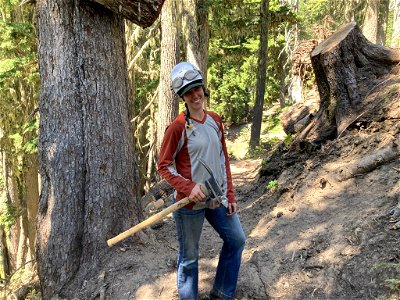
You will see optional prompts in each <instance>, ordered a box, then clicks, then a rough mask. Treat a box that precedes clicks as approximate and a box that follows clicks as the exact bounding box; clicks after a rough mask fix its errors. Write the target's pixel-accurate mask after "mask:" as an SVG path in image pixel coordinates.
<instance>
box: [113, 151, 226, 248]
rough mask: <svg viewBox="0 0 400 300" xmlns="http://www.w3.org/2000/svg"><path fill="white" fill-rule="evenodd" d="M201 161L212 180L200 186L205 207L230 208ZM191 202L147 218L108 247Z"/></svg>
mask: <svg viewBox="0 0 400 300" xmlns="http://www.w3.org/2000/svg"><path fill="white" fill-rule="evenodd" d="M199 161H200V163H201V164H202V165H203V166H204V168H205V169H206V170H207V172H208V173H209V174H210V178H208V179H207V180H206V181H205V184H204V185H205V188H204V185H201V186H200V187H201V191H202V192H203V193H204V194H205V195H206V196H207V199H206V203H205V204H206V205H205V206H206V207H208V208H210V209H214V208H217V207H219V206H220V204H222V205H223V206H225V207H228V199H227V198H226V197H225V195H224V194H223V193H222V191H221V189H220V187H219V185H218V183H217V181H216V180H215V177H214V175H213V173H212V171H211V169H210V167H209V166H208V165H207V164H206V163H205V162H204V161H203V160H202V159H199ZM190 202H192V200H191V199H189V197H185V198H183V199H181V200H179V201H177V202H175V203H174V204H172V205H170V206H168V207H167V208H165V209H163V210H162V211H160V212H158V213H156V214H154V215H152V216H151V217H149V218H147V219H146V220H144V221H143V222H141V223H139V224H137V225H135V226H133V227H131V228H130V229H128V230H126V231H124V232H122V233H120V234H118V235H117V236H115V237H113V238H111V239H109V240H107V245H108V246H109V247H112V246H114V245H115V244H117V243H119V242H120V241H122V240H124V239H126V238H128V237H129V236H131V235H134V234H135V233H137V232H139V231H141V230H143V229H145V228H146V227H148V226H150V225H152V224H154V223H156V222H158V221H159V220H161V219H162V218H164V217H165V216H167V215H169V214H170V213H172V212H174V211H176V210H178V209H180V208H182V207H184V206H186V205H188V204H189V203H190Z"/></svg>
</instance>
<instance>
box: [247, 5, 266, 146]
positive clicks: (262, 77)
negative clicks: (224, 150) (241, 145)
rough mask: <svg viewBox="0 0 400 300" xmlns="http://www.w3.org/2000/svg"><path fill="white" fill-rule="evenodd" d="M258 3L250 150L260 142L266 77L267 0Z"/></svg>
mask: <svg viewBox="0 0 400 300" xmlns="http://www.w3.org/2000/svg"><path fill="white" fill-rule="evenodd" d="M260 5H261V9H260V10H261V11H260V16H261V24H260V46H259V47H260V48H259V50H258V71H257V83H256V86H257V87H256V99H255V103H254V113H253V123H252V125H251V136H250V150H254V149H255V148H256V146H257V145H258V144H259V143H260V134H261V122H262V113H263V108H264V94H265V84H266V78H267V55H268V14H269V0H262V1H261V4H260Z"/></svg>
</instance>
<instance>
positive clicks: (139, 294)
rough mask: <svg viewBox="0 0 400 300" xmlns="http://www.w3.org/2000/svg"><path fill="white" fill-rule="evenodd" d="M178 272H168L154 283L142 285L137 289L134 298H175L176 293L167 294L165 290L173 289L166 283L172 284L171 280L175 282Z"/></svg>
mask: <svg viewBox="0 0 400 300" xmlns="http://www.w3.org/2000/svg"><path fill="white" fill-rule="evenodd" d="M175 280H176V273H175V272H174V273H170V274H166V275H165V276H164V277H162V278H160V279H158V280H155V281H154V282H153V283H152V284H145V285H142V286H140V287H139V288H138V289H137V290H136V293H135V295H134V296H133V299H165V300H167V299H168V300H170V299H174V295H173V294H170V292H169V293H168V294H167V293H165V291H169V290H171V289H170V287H168V288H167V287H166V285H167V284H168V285H169V284H170V283H169V282H175Z"/></svg>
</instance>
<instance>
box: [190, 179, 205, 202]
mask: <svg viewBox="0 0 400 300" xmlns="http://www.w3.org/2000/svg"><path fill="white" fill-rule="evenodd" d="M202 185H203V184H201V183H196V185H195V186H194V188H193V189H192V191H191V192H190V195H189V199H190V200H192V201H193V202H200V201H204V200H206V198H207V197H206V195H205V194H204V193H203V192H202V190H201V186H202ZM203 190H206V188H205V186H204V185H203Z"/></svg>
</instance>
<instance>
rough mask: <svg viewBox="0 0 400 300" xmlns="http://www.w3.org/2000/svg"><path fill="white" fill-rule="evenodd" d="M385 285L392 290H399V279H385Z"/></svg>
mask: <svg viewBox="0 0 400 300" xmlns="http://www.w3.org/2000/svg"><path fill="white" fill-rule="evenodd" d="M385 285H386V286H387V287H388V288H389V289H391V290H394V291H400V279H386V280H385Z"/></svg>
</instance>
